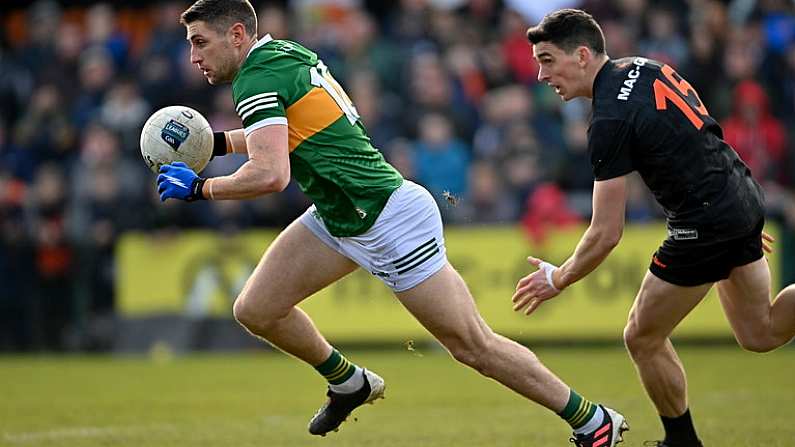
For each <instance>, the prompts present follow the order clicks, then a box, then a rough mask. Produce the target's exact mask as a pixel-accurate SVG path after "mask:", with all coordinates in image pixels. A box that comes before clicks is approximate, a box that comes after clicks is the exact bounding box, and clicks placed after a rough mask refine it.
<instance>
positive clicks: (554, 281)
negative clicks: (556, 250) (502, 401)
mask: <svg viewBox="0 0 795 447" xmlns="http://www.w3.org/2000/svg"><path fill="white" fill-rule="evenodd" d="M549 281H550V285H552V287H553V288H554V289H555V290H557V291H561V290H563V289H565V288H566V284H564V282H563V272H562V271H561V270H560V267H555V269H554V270H552V273H550V274H549Z"/></svg>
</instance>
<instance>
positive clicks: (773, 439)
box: [0, 347, 795, 447]
mask: <svg viewBox="0 0 795 447" xmlns="http://www.w3.org/2000/svg"><path fill="white" fill-rule="evenodd" d="M536 353H537V354H538V356H539V357H540V358H541V359H542V361H544V362H545V363H546V364H547V365H548V366H549V367H550V368H551V369H553V370H554V371H555V372H556V373H558V374H559V375H560V376H561V377H562V378H563V379H564V380H566V381H567V382H569V383H570V384H572V385H573V386H574V387H575V389H577V390H578V391H579V392H580V393H582V394H583V395H585V396H587V397H589V398H590V399H594V400H599V401H601V402H604V403H607V404H608V405H611V406H613V407H615V408H617V409H620V410H621V411H622V412H623V413H624V414H625V415H626V416H627V417H628V420H629V423H630V425H631V427H632V429H631V431H630V432H628V433H627V434H626V441H627V442H626V443H625V444H623V445H626V446H640V445H642V444H643V441H644V440H651V439H657V438H659V435H660V433H661V432H660V429H659V427H658V421H657V417H656V414H655V412H654V411H653V409H652V406H651V404H650V403H649V402H648V400H647V398H646V396H645V395H644V393H643V391H642V389H641V387H640V385H639V382H638V381H637V379H636V376H635V372H634V369H633V368H632V365H631V363H630V362H629V360H628V358H627V356H626V354H625V353H624V351H623V350H621V349H619V348H599V349H596V348H594V349H573V348H567V349H540V350H537V351H536ZM346 354H347V355H348V357H349V358H350V359H351V360H353V361H355V362H357V363H359V364H362V365H365V366H367V367H368V368H372V369H373V370H375V371H377V372H378V373H379V374H381V375H382V376H383V377H384V378H385V379H386V382H387V392H386V396H387V398H386V399H385V400H383V401H378V403H377V404H376V405H375V406H366V407H365V408H362V409H360V410H359V411H357V412H355V413H354V415H353V416H354V417H355V419H357V420H354V418H353V417H352V418H350V419H349V420H348V422H346V423H345V424H343V426H342V430H341V431H340V432H339V433H332V434H330V435H329V436H327V437H326V438H316V437H312V436H310V435H309V434H308V433H307V431H306V424H307V421H308V420H309V418H310V417H311V415H312V414H313V413H314V411H315V410H316V409H317V407H318V406H319V405H320V404H321V403H322V402H323V400H324V399H325V396H324V382H323V381H322V379H321V378H320V377H319V376H317V375H316V374H315V372H314V371H313V370H312V369H311V368H308V367H305V366H302V365H301V364H299V363H298V361H296V360H294V359H291V358H288V357H286V356H284V355H281V354H275V353H250V354H242V355H191V356H184V357H179V356H178V357H171V356H169V355H167V354H165V355H155V356H152V357H125V358H117V357H43V356H42V357H39V356H36V357H0V445H2V446H86V447H94V446H136V447H140V446H191V447H196V446H236V447H237V446H312V447H315V446H324V447H327V446H334V447H337V446H377V447H393V446H394V447H409V446H411V447H413V446H430V447H434V446H445V447H447V446H456V447H458V446H545V447H546V446H566V445H570V444H568V436H569V430H568V428H567V426H566V425H565V424H564V423H563V422H562V421H561V420H560V419H559V418H558V417H557V416H555V415H554V414H551V413H549V412H547V411H546V410H543V409H542V408H540V407H538V406H535V405H532V404H530V403H527V402H526V401H524V400H523V399H522V398H520V397H519V396H516V395H514V394H513V393H511V392H509V391H507V390H505V389H503V388H502V387H500V386H498V385H497V384H496V383H494V382H491V381H488V380H484V379H483V378H481V377H480V376H479V375H477V374H476V373H474V372H472V371H470V370H468V369H466V368H464V367H462V366H460V365H457V364H456V363H455V362H454V361H453V360H452V359H450V358H449V357H447V356H446V355H445V354H443V353H441V352H438V351H433V350H419V351H413V352H412V351H393V352H347V353H346ZM680 355H681V357H682V360H683V361H684V362H685V365H686V367H687V368H688V370H689V371H688V372H689V380H690V392H691V401H692V405H691V407H692V411H693V415H694V418H695V420H696V423H697V425H698V429H699V432H700V434H701V437H702V439H703V440H704V441H705V445H707V446H721V447H739V446H765V447H775V446H781V447H784V446H787V447H791V446H795V424H793V417H794V416H795V390H794V389H793V379H795V349H791V348H788V349H782V350H779V351H777V352H774V353H771V354H767V355H763V356H760V355H753V354H749V353H745V352H742V351H741V350H740V349H739V348H735V347H721V348H688V349H681V350H680Z"/></svg>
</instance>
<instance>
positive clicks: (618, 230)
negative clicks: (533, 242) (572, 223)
mask: <svg viewBox="0 0 795 447" xmlns="http://www.w3.org/2000/svg"><path fill="white" fill-rule="evenodd" d="M626 186H627V181H626V176H623V177H618V178H614V179H610V180H604V181H599V182H594V191H593V217H592V218H591V225H590V226H589V227H588V229H587V230H586V231H585V234H583V236H582V239H580V242H579V243H578V244H577V248H576V249H575V250H574V254H573V255H571V257H570V258H569V259H568V260H566V262H564V263H563V265H562V266H560V268H555V266H553V265H551V264H549V263H547V262H544V261H542V260H541V259H538V258H534V257H532V256H531V257H529V258H527V260H528V261H529V262H530V263H531V264H533V265H534V266H536V267H537V268H538V270H536V271H534V272H532V273H530V274H529V275H527V276H525V277H524V278H522V279H520V280H519V282H518V283H517V284H516V292H515V293H514V295H513V297H512V298H511V301H512V302H513V303H514V306H513V310H515V311H523V312H524V313H525V314H526V315H530V314H531V313H533V312H534V311H535V310H536V309H537V308H538V306H540V305H541V303H543V302H544V301H546V300H548V299H551V298H554V297H555V296H557V295H558V294H559V293H560V291H561V290H562V289H564V288H566V287H568V286H569V285H570V284H573V283H575V282H577V281H578V280H580V279H581V278H583V277H584V276H585V275H587V274H588V273H590V272H592V271H593V269H595V268H596V267H597V266H599V264H601V263H602V261H604V259H605V258H606V257H607V255H608V254H609V253H610V251H611V250H612V249H613V247H615V246H616V245H618V241H619V240H620V239H621V234H622V233H623V231H624V209H625V207H626Z"/></svg>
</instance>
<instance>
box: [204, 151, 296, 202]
mask: <svg viewBox="0 0 795 447" xmlns="http://www.w3.org/2000/svg"><path fill="white" fill-rule="evenodd" d="M289 181H290V178H289V175H288V176H287V177H286V178H285V176H284V175H280V174H278V173H277V172H275V170H273V169H269V168H268V167H265V166H261V165H260V164H259V163H257V162H256V161H254V160H248V161H247V162H246V163H244V164H243V166H241V167H240V169H238V170H237V171H235V172H234V173H233V174H231V175H226V176H222V177H213V178H210V179H207V181H206V182H204V186H202V195H203V196H204V197H205V198H207V199H210V200H235V199H250V198H252V197H258V196H262V195H265V194H269V193H272V192H280V191H282V190H284V188H286V187H287V183H288V182H289Z"/></svg>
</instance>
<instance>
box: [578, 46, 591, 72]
mask: <svg viewBox="0 0 795 447" xmlns="http://www.w3.org/2000/svg"><path fill="white" fill-rule="evenodd" d="M591 56H593V54H592V53H591V49H590V48H588V47H587V46H585V45H580V46H579V47H577V63H578V64H579V65H580V68H585V66H586V65H588V63H589V62H590V61H591Z"/></svg>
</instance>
